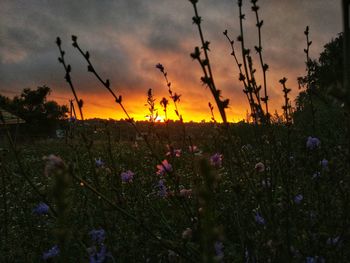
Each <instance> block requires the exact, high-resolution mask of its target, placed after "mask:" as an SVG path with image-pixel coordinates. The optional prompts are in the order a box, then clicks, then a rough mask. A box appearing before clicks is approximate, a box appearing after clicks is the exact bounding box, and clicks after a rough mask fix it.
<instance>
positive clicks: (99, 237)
mask: <svg viewBox="0 0 350 263" xmlns="http://www.w3.org/2000/svg"><path fill="white" fill-rule="evenodd" d="M89 235H90V237H91V240H92V241H93V242H95V243H96V244H99V245H100V244H102V243H103V242H104V240H105V238H106V235H105V231H104V229H102V228H101V229H98V230H97V229H93V230H91V231H90V233H89Z"/></svg>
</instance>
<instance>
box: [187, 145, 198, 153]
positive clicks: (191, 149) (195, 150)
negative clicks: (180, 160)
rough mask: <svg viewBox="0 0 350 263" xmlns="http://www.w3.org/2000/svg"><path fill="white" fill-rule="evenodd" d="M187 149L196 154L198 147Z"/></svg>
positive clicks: (192, 146) (193, 146)
mask: <svg viewBox="0 0 350 263" xmlns="http://www.w3.org/2000/svg"><path fill="white" fill-rule="evenodd" d="M188 149H189V151H190V152H191V153H195V152H198V147H197V146H196V145H191V146H188Z"/></svg>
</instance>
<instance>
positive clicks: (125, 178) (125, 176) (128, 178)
mask: <svg viewBox="0 0 350 263" xmlns="http://www.w3.org/2000/svg"><path fill="white" fill-rule="evenodd" d="M134 175H135V174H134V173H133V172H132V171H130V170H128V171H126V172H122V173H121V175H120V177H121V178H122V182H123V183H131V182H132V180H133V179H134Z"/></svg>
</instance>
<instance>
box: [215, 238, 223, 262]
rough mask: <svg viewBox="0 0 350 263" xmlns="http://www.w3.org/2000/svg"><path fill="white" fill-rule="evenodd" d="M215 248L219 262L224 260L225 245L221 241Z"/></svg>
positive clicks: (217, 242) (216, 243)
mask: <svg viewBox="0 0 350 263" xmlns="http://www.w3.org/2000/svg"><path fill="white" fill-rule="evenodd" d="M214 247H215V254H216V256H217V257H218V259H219V260H222V259H223V258H224V244H223V243H222V242H220V241H216V242H215V244H214Z"/></svg>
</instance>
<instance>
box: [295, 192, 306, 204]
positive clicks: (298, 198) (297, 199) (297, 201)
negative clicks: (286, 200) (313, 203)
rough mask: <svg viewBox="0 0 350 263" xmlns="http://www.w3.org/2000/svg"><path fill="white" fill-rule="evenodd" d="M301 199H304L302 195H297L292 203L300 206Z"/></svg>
mask: <svg viewBox="0 0 350 263" xmlns="http://www.w3.org/2000/svg"><path fill="white" fill-rule="evenodd" d="M303 199H304V197H303V195H302V194H298V195H296V196H295V197H294V203H296V204H300V203H301V201H303Z"/></svg>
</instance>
